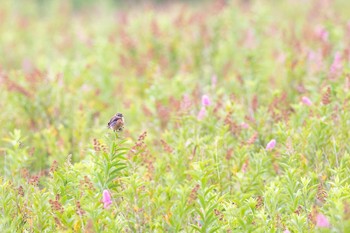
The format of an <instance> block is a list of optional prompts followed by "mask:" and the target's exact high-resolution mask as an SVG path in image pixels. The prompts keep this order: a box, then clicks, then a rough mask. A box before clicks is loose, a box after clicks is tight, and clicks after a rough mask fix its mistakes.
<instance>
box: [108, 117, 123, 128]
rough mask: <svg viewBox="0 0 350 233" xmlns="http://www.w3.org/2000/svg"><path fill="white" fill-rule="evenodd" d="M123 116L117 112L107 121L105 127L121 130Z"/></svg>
mask: <svg viewBox="0 0 350 233" xmlns="http://www.w3.org/2000/svg"><path fill="white" fill-rule="evenodd" d="M124 123H125V122H124V117H123V114H121V113H117V114H115V115H114V116H113V117H112V119H111V120H110V121H109V122H108V124H107V127H108V128H109V129H113V131H122V130H123V128H124Z"/></svg>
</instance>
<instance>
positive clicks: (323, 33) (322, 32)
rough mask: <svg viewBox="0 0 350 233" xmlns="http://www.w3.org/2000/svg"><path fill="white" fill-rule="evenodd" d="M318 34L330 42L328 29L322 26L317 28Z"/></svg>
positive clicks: (324, 40) (323, 39)
mask: <svg viewBox="0 0 350 233" xmlns="http://www.w3.org/2000/svg"><path fill="white" fill-rule="evenodd" d="M316 34H317V36H318V38H320V39H321V40H322V41H323V42H328V31H327V29H325V28H324V27H322V26H319V27H318V28H316Z"/></svg>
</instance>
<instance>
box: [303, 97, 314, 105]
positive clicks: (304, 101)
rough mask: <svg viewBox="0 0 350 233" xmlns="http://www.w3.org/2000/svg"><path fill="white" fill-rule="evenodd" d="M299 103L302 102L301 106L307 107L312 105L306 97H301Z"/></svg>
mask: <svg viewBox="0 0 350 233" xmlns="http://www.w3.org/2000/svg"><path fill="white" fill-rule="evenodd" d="M301 101H302V102H303V104H305V105H307V106H311V105H312V102H311V100H310V99H309V98H307V97H306V96H303V97H302V98H301Z"/></svg>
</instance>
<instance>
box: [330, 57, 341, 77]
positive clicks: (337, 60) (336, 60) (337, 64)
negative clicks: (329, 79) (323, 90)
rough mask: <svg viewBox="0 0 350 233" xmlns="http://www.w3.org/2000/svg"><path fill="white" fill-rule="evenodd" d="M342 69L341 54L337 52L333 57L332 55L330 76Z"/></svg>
mask: <svg viewBox="0 0 350 233" xmlns="http://www.w3.org/2000/svg"><path fill="white" fill-rule="evenodd" d="M342 68H343V65H342V62H341V53H340V52H337V53H336V54H335V55H334V60H333V63H332V65H331V68H330V70H329V71H330V72H331V74H336V73H337V72H339V71H340V70H341V69H342Z"/></svg>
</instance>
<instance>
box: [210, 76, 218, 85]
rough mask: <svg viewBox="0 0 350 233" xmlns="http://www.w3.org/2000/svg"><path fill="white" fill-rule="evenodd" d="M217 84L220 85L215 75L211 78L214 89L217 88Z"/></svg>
mask: <svg viewBox="0 0 350 233" xmlns="http://www.w3.org/2000/svg"><path fill="white" fill-rule="evenodd" d="M217 83H218V78H217V77H216V75H213V76H212V77H211V86H212V88H215V87H216V84H217Z"/></svg>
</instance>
